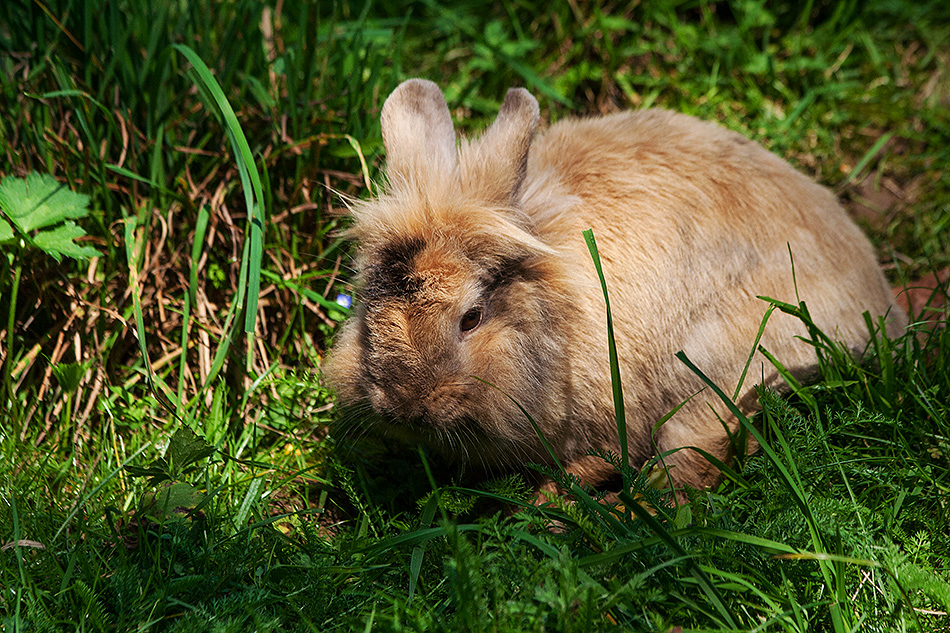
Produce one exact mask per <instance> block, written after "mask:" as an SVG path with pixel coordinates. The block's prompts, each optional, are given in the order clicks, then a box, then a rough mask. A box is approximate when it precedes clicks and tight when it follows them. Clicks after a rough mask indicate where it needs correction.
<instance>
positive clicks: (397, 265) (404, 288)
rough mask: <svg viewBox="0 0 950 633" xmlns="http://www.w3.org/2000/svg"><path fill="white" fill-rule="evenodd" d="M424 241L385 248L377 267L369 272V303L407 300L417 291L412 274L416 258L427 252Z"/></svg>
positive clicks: (382, 250) (367, 277)
mask: <svg viewBox="0 0 950 633" xmlns="http://www.w3.org/2000/svg"><path fill="white" fill-rule="evenodd" d="M425 246H426V243H425V240H423V239H421V238H405V239H402V240H399V241H396V242H393V243H391V244H389V245H387V246H386V247H384V248H382V249H381V250H380V251H379V253H378V255H377V257H376V258H375V259H376V261H377V263H375V264H373V265H372V266H369V267H368V268H367V269H366V277H365V280H366V285H365V287H364V290H363V292H364V293H365V297H366V299H368V300H372V299H379V298H382V297H395V296H406V295H409V294H412V293H413V292H415V291H416V288H415V287H414V284H413V283H412V278H411V274H412V271H413V262H414V260H415V258H416V256H417V255H418V254H419V253H421V252H422V250H423V249H424V248H425Z"/></svg>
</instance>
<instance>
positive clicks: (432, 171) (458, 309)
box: [326, 80, 571, 467]
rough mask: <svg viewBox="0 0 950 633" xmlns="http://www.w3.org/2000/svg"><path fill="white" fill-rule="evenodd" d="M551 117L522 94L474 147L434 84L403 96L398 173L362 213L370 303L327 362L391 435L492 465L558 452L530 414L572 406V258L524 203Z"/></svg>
mask: <svg viewBox="0 0 950 633" xmlns="http://www.w3.org/2000/svg"><path fill="white" fill-rule="evenodd" d="M537 120H538V105H537V102H536V101H535V100H534V98H533V97H531V96H530V95H529V94H528V93H527V92H526V91H524V90H520V89H517V90H511V91H509V93H508V95H507V96H506V98H505V102H504V104H503V105H502V107H501V110H500V112H499V115H498V118H497V119H496V120H495V122H494V123H493V124H492V125H491V126H490V128H489V129H488V130H486V131H485V133H484V134H482V135H481V136H480V137H479V138H478V139H477V140H475V141H472V142H467V141H464V142H463V143H462V144H461V146H460V147H459V146H458V145H457V143H456V137H455V130H454V128H453V126H452V120H451V116H450V115H449V110H448V107H447V106H446V103H445V99H444V98H443V97H442V94H441V92H439V90H438V88H437V87H436V86H435V85H434V84H431V83H430V82H425V81H420V80H410V81H408V82H405V83H403V84H402V85H400V87H399V88H397V89H396V90H395V91H394V92H393V94H392V95H390V97H389V98H388V99H387V101H386V104H385V105H384V106H383V111H382V132H383V140H384V143H385V146H386V154H387V169H386V173H387V177H388V181H389V182H388V186H387V188H386V190H385V191H384V192H382V193H381V194H380V195H379V196H378V197H377V198H376V199H374V200H370V201H366V202H363V203H359V204H356V205H355V206H354V208H353V209H352V216H353V219H354V223H353V226H352V228H351V230H350V236H351V237H353V238H354V239H355V240H356V241H357V242H358V243H359V244H360V256H359V258H358V260H357V270H358V271H359V287H360V289H361V290H360V297H359V298H360V301H359V305H358V307H357V310H356V312H355V314H354V315H353V317H352V318H351V319H350V321H349V322H348V323H347V324H346V325H345V326H344V328H343V331H342V332H341V334H340V336H339V337H338V339H337V341H336V343H335V345H334V350H333V353H332V354H331V356H330V359H329V363H328V365H327V367H326V373H327V374H328V376H329V378H330V382H331V384H332V385H333V386H334V387H335V388H336V389H337V392H338V394H339V396H340V400H341V402H344V403H349V404H360V403H362V404H369V405H370V406H371V407H372V409H373V410H374V411H375V413H376V414H377V416H376V417H378V418H381V420H382V423H383V428H384V430H386V431H387V432H388V433H389V434H391V435H394V436H397V437H400V438H403V439H407V440H411V441H423V442H425V443H428V444H430V445H432V446H434V447H436V448H442V449H444V450H445V452H447V453H448V454H451V455H458V456H460V457H461V458H462V459H463V460H467V461H475V462H480V463H482V464H483V465H486V466H489V467H491V466H493V465H502V464H506V465H511V464H521V463H524V462H525V461H541V460H545V459H546V458H547V455H546V453H545V451H544V449H543V447H542V445H541V443H540V442H539V440H538V438H537V435H536V433H535V431H534V429H533V428H532V426H531V423H530V422H529V420H528V418H527V416H526V415H525V411H526V412H528V413H530V415H531V416H532V417H533V418H534V419H535V420H536V421H537V423H538V425H539V426H540V427H541V428H542V430H544V431H549V430H550V429H548V428H545V425H546V424H548V423H549V421H555V420H562V419H564V418H565V412H564V408H565V407H566V406H569V404H568V403H569V398H568V397H567V396H566V393H567V391H569V388H567V389H565V387H564V384H563V383H564V382H565V381H568V382H569V378H568V376H569V372H565V371H564V368H563V367H561V366H560V365H561V364H562V363H564V362H565V361H564V358H565V356H566V354H565V351H566V347H568V344H567V339H568V336H567V334H566V332H567V330H568V329H569V327H570V325H569V323H570V319H569V318H568V317H567V316H566V315H567V314H568V313H569V312H570V309H571V306H570V298H569V296H568V295H569V293H568V292H567V291H566V290H565V288H564V283H563V279H564V266H563V262H562V261H561V260H560V258H559V257H558V254H557V253H555V252H554V251H553V250H552V249H551V248H550V247H549V246H547V245H546V244H544V243H542V242H541V241H540V240H539V239H538V238H537V237H535V236H534V235H533V234H532V231H531V226H530V224H531V221H530V220H529V219H528V217H527V216H526V214H524V213H523V212H522V211H521V209H520V204H521V198H522V194H521V185H522V183H523V180H524V176H525V173H526V165H527V157H528V150H529V146H530V143H531V138H532V136H533V134H534V130H535V128H536V126H537ZM515 403H517V404H515ZM519 405H520V406H519ZM520 407H524V411H523V410H522V409H521V408H520ZM552 423H553V422H552ZM485 440H491V441H485Z"/></svg>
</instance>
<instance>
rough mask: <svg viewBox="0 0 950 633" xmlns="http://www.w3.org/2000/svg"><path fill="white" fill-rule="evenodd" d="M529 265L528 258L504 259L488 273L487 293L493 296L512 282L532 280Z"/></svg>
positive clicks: (486, 281)
mask: <svg viewBox="0 0 950 633" xmlns="http://www.w3.org/2000/svg"><path fill="white" fill-rule="evenodd" d="M527 264H528V258H527V257H517V258H510V259H504V260H502V261H500V262H498V263H497V264H496V265H495V266H493V267H491V268H490V269H489V271H488V275H487V279H486V280H485V292H486V293H487V294H491V293H493V292H495V291H496V290H498V289H499V288H502V287H504V286H507V285H508V284H511V283H512V282H515V281H519V280H527V279H530V278H531V277H532V271H531V268H530V266H528V265H527Z"/></svg>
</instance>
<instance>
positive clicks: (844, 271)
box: [325, 79, 905, 487]
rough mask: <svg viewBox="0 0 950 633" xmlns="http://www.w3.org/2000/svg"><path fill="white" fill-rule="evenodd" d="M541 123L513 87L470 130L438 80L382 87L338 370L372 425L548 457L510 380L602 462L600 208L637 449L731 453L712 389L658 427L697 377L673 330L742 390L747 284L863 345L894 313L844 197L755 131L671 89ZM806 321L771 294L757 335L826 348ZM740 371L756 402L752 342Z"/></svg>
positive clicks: (785, 344) (700, 474)
mask: <svg viewBox="0 0 950 633" xmlns="http://www.w3.org/2000/svg"><path fill="white" fill-rule="evenodd" d="M537 125H538V104H537V101H536V100H535V99H534V97H532V96H531V95H530V94H529V93H528V92H527V91H526V90H524V89H512V90H509V91H508V94H507V96H506V97H505V101H504V103H503V104H502V106H501V110H500V112H499V113H498V117H497V119H496V120H495V122H494V123H493V124H492V125H491V126H490V127H489V128H488V129H487V130H486V131H485V132H484V133H483V134H481V135H480V136H479V137H478V138H475V139H472V140H465V139H462V140H461V141H458V142H457V140H456V135H455V130H454V128H453V125H452V119H451V116H450V114H449V110H448V108H447V106H446V102H445V99H444V97H443V96H442V93H441V92H440V90H439V89H438V87H437V86H436V85H435V84H433V83H432V82H429V81H424V80H419V79H412V80H409V81H406V82H405V83H403V84H401V85H400V86H399V87H398V88H396V90H395V91H393V93H392V95H390V97H389V98H388V99H387V100H386V103H385V105H384V106H383V110H382V130H383V141H384V144H385V148H386V154H387V161H388V163H387V175H388V186H387V187H386V188H385V191H384V192H383V193H381V194H380V195H379V196H378V198H376V199H374V200H370V201H368V202H361V203H357V204H355V206H354V208H353V209H352V217H353V226H352V229H351V235H352V237H353V238H355V239H356V240H357V241H358V243H359V252H358V253H359V254H358V256H357V260H356V268H357V271H358V278H357V287H358V303H357V306H356V308H355V312H354V314H353V316H352V317H351V318H350V319H349V321H348V322H347V323H346V324H345V325H344V326H343V329H342V331H341V332H340V334H339V337H338V340H337V341H336V343H335V347H334V349H333V351H332V353H331V355H330V358H329V361H328V365H327V367H326V368H325V370H326V374H327V376H328V377H329V379H330V384H331V385H332V386H334V387H335V389H336V390H337V393H338V396H339V400H340V402H341V403H344V404H350V405H357V406H359V405H363V408H364V415H365V416H366V420H365V424H372V425H376V426H378V428H379V429H380V430H382V431H383V432H384V433H385V434H387V435H389V436H391V437H395V438H399V439H402V440H406V441H409V442H422V443H425V444H427V445H429V446H430V447H432V448H433V449H436V450H438V451H439V452H441V453H443V454H445V455H447V456H449V457H450V458H452V459H457V460H458V461H459V462H460V463H461V464H471V465H475V466H479V467H481V468H483V469H485V470H487V471H491V472H498V471H500V470H504V469H513V468H519V467H522V466H523V465H524V464H526V463H528V462H539V463H550V462H551V459H550V457H549V455H548V453H547V452H546V450H545V449H544V447H543V444H542V443H541V441H540V440H539V439H538V437H537V434H536V433H535V431H534V429H533V428H532V426H531V424H530V422H529V421H528V419H526V417H525V414H524V413H523V412H522V411H521V410H519V408H518V406H517V405H516V404H515V402H517V403H518V404H520V405H521V406H522V407H523V408H524V409H525V411H527V413H528V414H530V415H531V416H532V418H533V419H534V420H535V421H536V423H537V424H538V426H539V427H540V429H541V431H542V432H543V433H544V435H545V437H546V438H547V440H548V442H549V443H550V445H551V446H552V448H553V450H554V452H555V453H556V454H557V456H558V457H559V459H560V460H561V462H562V463H563V464H565V465H566V468H567V470H569V471H571V472H573V473H575V474H576V475H578V476H579V477H580V478H581V480H582V481H585V482H587V483H591V484H597V483H598V482H601V481H602V480H603V479H604V478H606V477H607V476H609V475H610V474H611V473H612V469H611V468H610V467H609V466H608V465H607V464H606V463H605V462H604V461H603V460H602V459H600V458H596V457H591V456H588V455H587V453H588V451H589V450H591V449H597V448H603V449H608V450H612V451H615V452H619V446H618V437H617V429H616V423H615V421H614V413H613V404H612V396H611V385H610V376H609V365H608V357H607V338H606V327H605V322H606V311H605V306H604V299H603V294H602V292H601V289H600V285H599V281H598V279H597V277H596V273H595V270H594V267H593V264H592V261H591V257H590V254H589V253H588V250H587V246H586V244H585V242H584V239H583V237H582V234H581V233H582V231H583V230H584V229H587V228H591V227H592V228H593V229H594V233H595V236H596V238H597V241H598V245H599V250H600V257H601V259H602V261H603V267H604V272H605V275H606V279H607V284H608V289H609V291H610V300H611V307H612V314H613V319H614V328H615V333H616V339H617V349H618V353H619V357H620V371H621V376H622V382H623V389H624V396H625V403H626V414H627V427H628V428H627V438H628V445H629V455H630V461H631V463H632V465H634V466H635V467H640V466H642V465H643V464H644V463H645V462H646V461H647V460H649V459H650V458H651V457H653V456H655V455H656V454H657V452H665V451H669V450H671V449H676V448H679V447H687V446H694V447H699V448H701V449H703V450H705V451H708V452H709V453H711V454H713V455H717V456H719V457H723V458H724V457H726V453H727V449H728V436H727V433H726V431H725V430H724V428H723V424H722V422H720V420H719V416H721V417H722V418H723V419H724V420H725V422H726V424H730V425H733V427H734V425H735V420H734V419H733V418H731V417H729V416H728V415H727V414H726V411H725V409H724V408H723V407H722V406H721V403H720V402H718V400H717V398H716V397H715V395H714V394H712V393H711V392H710V391H708V390H707V391H703V392H702V393H699V394H698V395H696V396H695V397H693V398H692V399H691V400H690V401H689V402H688V403H687V404H686V405H685V406H683V407H682V409H680V410H679V411H678V412H677V413H676V414H675V415H674V416H673V417H672V418H671V419H670V420H668V421H667V422H666V423H665V424H664V425H663V426H661V427H660V428H659V429H658V430H657V431H656V432H655V434H654V433H653V427H654V425H655V423H656V422H657V421H658V420H659V419H660V418H661V417H663V416H664V414H666V413H667V412H669V411H671V410H672V409H673V408H675V407H676V406H677V405H679V404H680V403H681V402H683V401H684V400H686V399H687V398H688V397H689V396H690V395H692V394H694V393H696V392H697V391H699V390H700V389H701V388H702V386H703V384H702V382H701V381H700V380H699V379H698V378H697V377H696V376H695V375H694V374H693V373H692V372H691V371H690V370H689V369H688V368H687V367H686V366H685V365H684V364H683V363H681V362H680V361H679V360H678V359H676V358H675V357H674V354H675V353H676V352H677V351H678V350H684V351H685V352H686V354H687V356H688V357H689V358H690V359H691V360H692V361H693V362H694V363H695V364H696V365H697V366H698V367H699V368H700V369H701V370H703V371H704V372H705V373H706V374H707V375H708V376H709V377H710V378H711V379H712V380H713V381H714V382H715V383H716V384H718V385H719V386H720V387H722V388H723V389H724V390H725V391H727V392H729V393H731V392H732V391H733V390H734V389H735V387H736V385H737V382H738V380H739V377H740V374H741V372H742V369H743V367H744V366H745V363H746V361H747V359H748V356H749V354H750V352H751V349H752V345H753V342H754V340H755V337H756V333H757V332H758V329H759V325H760V322H761V320H762V317H763V315H764V313H765V311H766V309H767V307H768V304H767V303H765V302H764V301H762V300H761V299H758V298H757V295H765V296H769V297H772V298H774V299H777V300H781V301H786V302H789V303H797V301H798V298H800V299H801V300H803V301H805V303H806V304H807V306H808V308H809V310H810V313H811V315H812V317H813V319H814V320H815V322H816V323H817V324H818V326H819V327H821V328H822V329H823V330H824V331H825V332H826V333H828V334H830V335H832V336H834V337H836V338H837V339H839V340H840V341H843V342H846V343H847V344H848V345H850V346H851V347H852V348H854V349H856V350H862V349H863V346H864V345H865V342H866V341H867V338H868V332H867V328H866V326H865V323H864V319H863V317H862V313H863V312H864V311H870V313H871V314H872V315H873V316H875V317H876V316H878V315H885V314H886V315H888V318H889V326H888V331H889V332H890V333H891V334H895V333H897V332H899V330H900V329H901V328H902V327H903V326H904V323H905V320H904V319H905V318H904V315H903V314H902V313H901V312H899V310H898V309H897V308H895V306H894V303H893V299H892V295H891V292H890V290H889V289H888V286H887V283H886V282H885V279H884V276H883V275H882V273H881V271H880V268H879V267H878V264H877V261H876V260H875V255H874V252H873V250H872V247H871V245H870V244H869V242H868V240H867V239H866V238H865V237H864V235H862V233H861V232H860V230H859V229H858V228H857V227H856V226H855V224H854V223H853V222H852V221H851V220H850V219H849V218H848V217H847V215H846V214H845V212H844V210H843V209H842V208H841V206H839V204H838V202H837V201H836V200H835V197H834V196H833V195H832V194H831V193H830V192H829V191H828V190H827V189H825V188H823V187H821V186H819V185H817V184H815V183H814V182H812V181H811V180H809V179H808V178H806V177H805V176H803V175H802V174H800V173H799V172H797V171H795V170H794V169H793V168H792V167H791V166H789V164H788V163H786V162H785V161H783V160H781V159H780V158H778V157H777V156H775V155H773V154H771V153H769V152H767V151H766V150H764V149H763V148H762V147H760V146H758V145H756V144H755V143H752V142H750V141H749V140H747V139H746V138H744V137H742V136H740V135H738V134H736V133H733V132H730V131H727V130H725V129H723V128H721V127H718V126H716V125H714V124H711V123H705V122H702V121H699V120H696V119H694V118H691V117H688V116H684V115H681V114H674V113H671V112H667V111H663V110H646V111H642V112H626V113H622V114H614V115H610V116H604V117H598V118H589V119H572V120H566V121H561V122H559V123H556V124H554V125H552V126H551V127H550V128H549V129H547V130H546V131H543V132H541V133H540V134H539V135H538V136H537V138H535V131H536V128H537ZM789 250H791V253H792V256H793V260H794V276H793V270H792V268H793V267H792V258H790V256H789ZM800 335H805V329H804V327H803V326H802V324H801V323H800V321H798V320H797V319H795V318H793V317H789V316H787V315H784V314H780V313H778V312H776V313H774V314H773V315H772V317H771V319H770V320H769V323H768V326H767V328H766V330H765V332H764V335H763V336H762V339H761V344H762V345H764V347H765V348H766V349H767V350H769V351H770V352H771V353H772V354H774V355H775V356H776V357H777V358H778V359H779V360H780V361H781V362H782V363H783V364H784V365H785V366H786V367H789V368H793V369H794V370H796V371H799V372H802V373H805V372H807V371H808V369H809V367H813V366H814V364H815V353H814V350H813V349H812V348H811V347H810V346H809V345H808V344H807V343H805V342H803V341H802V340H799V339H797V338H796V337H797V336H800ZM749 377H750V379H749V380H747V381H746V384H745V385H744V386H743V388H742V391H741V392H740V398H739V401H740V402H742V403H744V405H746V406H747V408H753V407H754V406H755V396H754V393H752V384H753V382H762V381H763V380H764V381H765V382H766V383H769V384H771V383H774V382H776V381H777V380H778V379H777V378H776V372H775V370H774V368H773V367H772V365H771V364H770V363H769V362H768V361H766V360H765V359H764V358H763V357H762V356H760V355H758V354H757V355H756V357H755V359H754V361H753V364H752V366H751V367H750V369H749ZM483 381H484V382H483ZM486 383H491V384H490V385H489V384H486ZM509 396H510V398H509ZM366 405H368V406H366ZM370 409H371V411H370ZM651 435H652V438H651ZM665 463H666V464H667V465H668V466H670V467H671V468H670V474H671V476H672V478H673V481H674V483H675V484H676V485H677V486H683V485H689V486H693V487H701V486H705V485H709V484H711V483H713V482H714V481H715V479H716V476H717V475H718V472H717V471H716V469H715V468H713V467H712V466H711V465H710V464H709V462H708V461H707V460H706V459H705V458H703V457H701V456H700V455H699V454H698V453H697V452H696V451H692V450H680V451H676V452H674V453H673V454H671V455H669V456H667V457H666V459H665Z"/></svg>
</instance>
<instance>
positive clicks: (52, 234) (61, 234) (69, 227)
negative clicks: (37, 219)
mask: <svg viewBox="0 0 950 633" xmlns="http://www.w3.org/2000/svg"><path fill="white" fill-rule="evenodd" d="M85 234H86V232H85V231H83V230H82V229H81V228H80V227H79V226H78V225H77V224H76V223H75V222H66V223H65V224H64V225H62V226H57V227H56V228H55V229H50V230H48V231H40V232H39V233H37V234H36V237H34V238H33V243H34V244H36V246H37V247H39V248H41V249H43V250H44V251H45V252H46V254H47V255H50V256H51V257H54V258H56V261H59V259H60V257H61V256H63V255H65V256H66V257H72V258H73V259H86V258H89V257H98V256H99V255H101V254H102V253H100V252H99V251H97V250H96V249H94V248H92V247H91V246H80V245H79V244H76V242H74V241H73V240H74V239H76V238H77V237H82V236H83V235H85Z"/></svg>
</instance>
